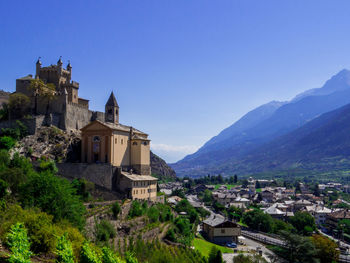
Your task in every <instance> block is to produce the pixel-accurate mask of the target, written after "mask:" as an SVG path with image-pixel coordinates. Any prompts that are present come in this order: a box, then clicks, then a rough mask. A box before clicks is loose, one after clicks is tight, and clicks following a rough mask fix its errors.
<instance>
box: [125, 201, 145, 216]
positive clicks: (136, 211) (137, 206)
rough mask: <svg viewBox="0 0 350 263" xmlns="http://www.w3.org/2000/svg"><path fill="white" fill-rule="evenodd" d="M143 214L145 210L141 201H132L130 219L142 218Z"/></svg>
mask: <svg viewBox="0 0 350 263" xmlns="http://www.w3.org/2000/svg"><path fill="white" fill-rule="evenodd" d="M143 213H144V209H143V207H142V206H141V203H140V202H139V201H136V200H135V201H132V203H131V207H130V210H129V215H128V217H129V218H134V217H137V216H142V215H143Z"/></svg>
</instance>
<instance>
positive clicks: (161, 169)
mask: <svg viewBox="0 0 350 263" xmlns="http://www.w3.org/2000/svg"><path fill="white" fill-rule="evenodd" d="M151 171H152V175H155V176H157V177H158V178H160V179H167V178H168V179H175V178H176V173H175V171H174V170H173V169H172V168H171V167H170V166H169V165H167V163H166V162H165V161H164V160H163V159H162V158H160V157H159V156H157V155H155V154H154V153H153V152H151Z"/></svg>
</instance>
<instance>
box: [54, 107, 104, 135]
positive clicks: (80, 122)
mask: <svg viewBox="0 0 350 263" xmlns="http://www.w3.org/2000/svg"><path fill="white" fill-rule="evenodd" d="M92 120H100V121H104V113H103V112H93V111H90V110H88V109H87V108H86V107H84V106H82V105H79V104H74V103H68V104H67V106H66V112H65V116H64V121H63V124H62V125H60V126H61V127H59V128H61V129H64V130H69V129H77V130H80V129H81V128H83V127H84V126H85V125H87V124H89V123H90V122H91V121H92Z"/></svg>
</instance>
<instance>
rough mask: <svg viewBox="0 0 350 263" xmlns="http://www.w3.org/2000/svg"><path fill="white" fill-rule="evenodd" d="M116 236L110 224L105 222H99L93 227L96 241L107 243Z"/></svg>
mask: <svg viewBox="0 0 350 263" xmlns="http://www.w3.org/2000/svg"><path fill="white" fill-rule="evenodd" d="M115 235H116V233H115V229H114V227H113V226H112V224H111V223H110V222H109V221H107V220H101V221H100V223H98V224H96V225H95V236H96V240H97V241H108V240H109V239H110V238H114V237H115Z"/></svg>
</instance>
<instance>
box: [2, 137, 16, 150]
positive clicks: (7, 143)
mask: <svg viewBox="0 0 350 263" xmlns="http://www.w3.org/2000/svg"><path fill="white" fill-rule="evenodd" d="M15 144H16V140H15V139H13V138H12V137H9V136H3V137H0V149H5V150H10V149H11V148H12V147H13V146H15Z"/></svg>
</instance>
